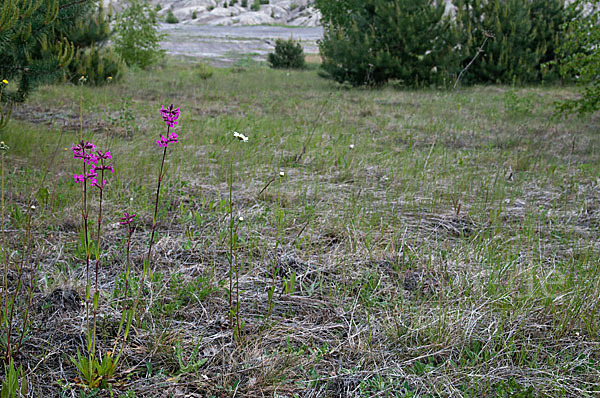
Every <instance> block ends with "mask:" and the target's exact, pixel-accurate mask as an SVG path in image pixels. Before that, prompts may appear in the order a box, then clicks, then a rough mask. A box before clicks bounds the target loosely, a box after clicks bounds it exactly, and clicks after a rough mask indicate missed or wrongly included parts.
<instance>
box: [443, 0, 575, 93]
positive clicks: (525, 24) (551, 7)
mask: <svg viewBox="0 0 600 398" xmlns="http://www.w3.org/2000/svg"><path fill="white" fill-rule="evenodd" d="M455 5H456V6H457V11H456V23H457V28H458V31H459V32H461V38H460V40H459V41H460V43H463V44H464V47H463V59H462V65H463V66H466V65H467V64H469V62H471V60H473V59H474V58H476V59H475V61H474V62H473V63H472V64H471V65H470V66H469V69H468V73H465V75H464V77H463V81H470V82H484V83H487V82H492V83H504V84H509V83H512V82H513V81H517V82H519V83H533V82H540V81H542V80H546V81H548V80H556V79H557V78H558V77H559V74H558V71H557V70H556V69H555V68H546V69H542V67H541V65H542V64H544V63H546V62H549V61H552V60H553V59H555V57H556V50H557V47H558V46H559V45H560V43H561V41H562V34H561V33H560V27H561V26H562V25H563V24H565V23H566V22H567V21H569V20H570V19H571V18H572V17H573V16H574V14H573V13H571V12H570V11H569V10H568V8H567V7H566V6H565V2H564V1H563V0H525V1H523V0H458V1H456V2H455ZM486 34H487V35H493V36H494V37H493V38H490V39H488V40H487V42H486V44H485V48H483V52H479V48H480V47H481V45H482V44H483V42H484V40H485V37H486ZM478 52H479V55H478V56H477V57H476V55H477V54H478Z"/></svg>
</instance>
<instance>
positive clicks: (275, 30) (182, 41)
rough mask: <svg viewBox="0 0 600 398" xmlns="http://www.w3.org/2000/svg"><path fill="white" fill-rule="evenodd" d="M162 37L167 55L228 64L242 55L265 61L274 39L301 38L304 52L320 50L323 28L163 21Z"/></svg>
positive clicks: (273, 44)
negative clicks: (170, 23) (214, 24)
mask: <svg viewBox="0 0 600 398" xmlns="http://www.w3.org/2000/svg"><path fill="white" fill-rule="evenodd" d="M161 32H163V33H165V34H166V35H165V38H164V39H163V41H162V43H161V47H162V48H163V49H165V50H166V51H167V53H168V54H170V55H176V56H186V57H198V58H206V59H209V60H210V63H212V64H215V65H230V64H234V63H235V62H237V61H238V60H240V59H242V58H244V57H248V56H249V57H251V58H252V59H254V60H265V59H266V57H267V54H268V53H270V52H273V48H274V46H275V40H276V39H278V38H282V39H288V38H290V37H292V38H294V39H297V40H300V41H301V43H302V46H303V47H304V52H305V53H307V54H316V53H318V52H319V49H318V46H317V40H319V39H321V38H322V37H323V28H322V27H298V28H296V27H282V26H208V25H202V26H193V25H183V24H177V25H169V24H162V25H161Z"/></svg>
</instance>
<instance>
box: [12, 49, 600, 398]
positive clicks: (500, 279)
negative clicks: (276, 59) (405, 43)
mask: <svg viewBox="0 0 600 398" xmlns="http://www.w3.org/2000/svg"><path fill="white" fill-rule="evenodd" d="M202 71H204V69H203V68H202V69H199V68H198V66H197V65H196V63H194V62H183V61H177V60H174V59H169V60H168V61H167V62H166V64H164V65H162V66H159V67H156V68H154V69H152V70H150V71H140V70H134V71H130V72H129V73H128V74H127V75H126V76H125V77H124V78H123V79H122V80H120V81H116V82H112V83H110V84H108V85H105V86H102V87H92V86H88V85H81V86H78V85H67V84H65V85H56V86H47V87H43V88H41V89H39V90H38V91H36V92H35V93H34V94H33V96H32V97H31V98H30V99H29V100H28V101H27V102H26V104H24V105H22V106H20V107H19V108H16V109H15V110H14V112H13V117H12V120H11V122H10V125H9V126H8V128H7V129H6V130H4V131H3V132H2V136H1V137H2V140H4V141H5V142H6V144H7V145H8V146H9V147H10V149H9V151H7V152H6V153H5V155H4V156H5V164H4V180H5V181H4V184H5V185H4V186H5V201H6V203H5V211H4V212H5V214H6V221H5V223H4V225H3V229H4V232H5V234H6V246H5V248H6V250H7V251H8V252H9V253H10V258H11V262H10V264H9V269H8V271H7V277H8V285H9V287H8V289H9V291H10V290H11V289H13V290H14V284H15V281H16V279H17V277H16V274H17V273H16V271H15V263H18V261H19V260H18V259H19V258H21V257H23V258H27V259H29V260H28V261H25V262H24V263H25V266H24V268H23V269H24V271H23V273H24V275H23V280H24V281H28V280H29V279H27V278H29V277H30V275H31V273H32V272H33V271H34V270H35V269H36V268H39V271H38V272H37V283H35V284H34V285H35V287H34V289H33V291H32V304H31V306H30V308H31V309H30V311H29V314H28V319H29V320H28V322H26V323H27V324H28V325H29V326H28V327H27V333H26V334H25V338H24V341H23V344H22V347H21V349H20V352H19V353H18V355H15V363H16V364H17V365H22V366H23V371H24V376H25V380H26V383H27V385H28V386H29V394H30V395H31V396H39V397H41V396H48V397H50V396H61V397H102V396H111V397H113V396H114V397H159V396H160V397H163V396H164V397H307V398H308V397H375V396H379V397H508V396H511V397H598V396H599V394H600V345H599V343H600V275H599V274H600V261H599V255H598V254H599V250H600V247H599V246H598V245H599V234H598V227H599V224H600V221H599V220H600V218H599V217H600V192H599V189H600V188H599V184H600V179H599V177H600V176H599V172H600V163H599V158H600V135H599V134H598V132H599V126H600V117H599V116H600V115H599V114H598V113H596V114H593V115H588V116H584V117H575V116H572V117H569V118H566V119H564V118H563V119H556V118H553V117H552V115H553V103H554V101H557V100H560V99H565V98H573V97H575V96H576V89H575V88H573V87H561V86H550V87H543V86H539V87H506V86H475V87H462V88H459V89H457V90H437V89H425V90H406V89H401V88H398V87H394V86H393V85H390V86H387V87H383V88H380V89H374V90H369V89H361V88H349V87H344V86H340V85H338V84H336V83H333V82H331V81H328V80H325V79H322V78H321V77H319V76H318V74H317V71H316V70H315V68H311V69H309V70H306V71H293V70H292V71H280V70H271V69H269V68H267V67H266V66H264V65H262V64H255V63H251V62H246V63H239V64H238V65H236V66H233V67H230V68H223V69H216V70H215V71H214V75H213V76H212V77H210V78H208V79H204V78H203V77H206V76H205V75H203V74H202ZM171 103H172V104H174V105H175V107H179V108H180V110H181V116H180V118H179V124H178V125H177V126H176V127H175V128H174V130H173V131H175V132H176V133H177V134H178V140H179V142H178V143H176V144H173V145H171V144H169V148H168V149H169V152H168V156H167V158H166V162H165V168H166V169H165V176H164V180H163V181H162V183H163V186H162V190H161V193H160V198H159V199H160V200H159V206H158V215H157V225H156V235H155V238H154V242H155V243H154V249H153V252H152V266H151V272H150V273H149V274H148V277H147V278H146V279H145V280H144V281H143V284H144V286H143V289H142V294H141V299H140V305H139V307H138V308H137V312H136V315H135V319H134V320H133V322H132V325H131V331H130V332H129V338H128V340H127V344H126V345H125V348H124V352H123V355H122V357H121V360H120V364H119V366H118V368H117V370H116V373H115V374H114V377H112V378H111V379H110V380H106V386H105V388H104V389H102V390H92V389H84V388H82V387H81V384H82V383H81V380H80V375H78V373H77V369H76V367H75V366H74V365H73V362H72V361H71V359H70V358H71V357H74V356H76V353H77V350H78V349H79V350H84V349H85V340H86V337H85V336H86V320H85V319H86V314H85V305H84V302H85V296H86V291H85V290H86V269H85V268H86V267H85V256H86V254H85V248H84V247H83V241H84V239H83V238H82V236H83V235H82V222H81V207H82V203H81V201H82V196H81V185H78V184H76V183H75V182H74V179H73V175H74V174H75V173H77V172H78V170H79V167H80V166H79V163H77V161H76V160H74V159H73V152H72V150H71V147H72V145H73V144H74V143H77V142H79V141H80V140H81V139H82V138H83V139H84V140H90V141H92V140H93V142H94V143H95V144H96V145H97V146H98V147H99V148H102V149H103V150H110V152H111V154H112V162H113V164H114V169H115V173H114V174H111V175H110V176H109V177H108V178H107V180H108V184H107V186H106V188H105V191H104V198H103V203H102V206H103V215H104V216H103V233H102V238H101V242H102V250H101V251H100V253H101V254H100V272H99V277H98V286H99V291H100V295H99V303H98V311H97V312H98V329H97V330H98V331H97V333H98V342H97V349H98V351H99V352H103V353H106V352H108V351H110V350H111V349H112V347H113V344H114V342H115V339H116V338H117V336H118V329H119V319H120V316H121V306H122V301H123V297H124V292H125V290H127V289H135V288H136V286H137V288H139V284H140V282H141V278H140V275H141V274H142V268H143V266H142V264H143V262H144V257H145V255H146V252H147V250H148V249H147V248H148V241H149V239H150V238H149V236H150V234H151V230H152V229H153V212H154V205H155V191H156V182H157V174H158V170H159V167H160V164H161V156H162V149H161V148H159V147H158V145H157V144H156V140H157V139H159V136H160V134H164V122H163V120H162V119H161V113H160V109H161V106H168V105H169V104H171ZM234 131H235V132H239V133H241V134H243V135H245V136H247V137H248V142H239V141H237V140H236V139H235V138H234V136H233V132H234ZM229 178H232V184H231V186H230V185H229V183H228V180H229ZM230 188H231V190H230ZM230 192H231V198H232V201H231V202H230ZM89 203H90V207H91V213H93V214H95V212H96V211H97V207H98V197H97V195H96V194H92V195H91V196H90V202H89ZM31 204H33V205H34V207H35V208H34V209H31ZM123 212H129V213H135V214H136V215H137V216H136V218H135V224H134V225H135V231H134V232H133V234H132V237H131V243H130V247H131V250H130V257H131V276H130V278H129V282H128V285H127V284H125V283H124V280H125V278H124V272H125V268H126V250H127V243H128V242H127V240H128V239H127V231H126V228H124V227H123V226H121V225H120V224H119V221H120V218H121V217H122V216H123ZM30 214H31V217H29V215H30ZM29 220H31V221H29ZM29 224H30V225H29ZM91 228H92V229H93V228H95V227H94V225H92V227H91ZM232 229H233V231H234V232H235V239H234V240H235V265H236V267H237V268H238V271H239V272H238V273H237V275H235V276H236V277H237V278H233V279H234V280H233V283H232V284H230V275H229V273H230V268H231V264H230V259H231V258H232V257H231V254H232V253H231V252H232V250H231V247H230V245H231V240H232V236H233V232H232ZM27 231H30V233H31V235H32V238H31V240H30V242H32V243H31V244H23V242H24V241H25V242H27V235H28V232H27ZM28 253H30V254H28ZM94 260H95V259H94ZM236 280H237V282H238V283H237V286H236V284H235V282H236ZM230 287H234V290H236V293H238V292H239V307H238V308H237V312H236V314H235V316H236V317H237V319H238V320H239V322H238V323H236V325H235V327H234V328H232V324H231V321H230V318H231V311H230V310H231V308H230V299H229V294H230ZM131 294H133V293H130V295H131ZM23 301H25V302H26V301H27V295H25V294H24V295H23V297H22V298H21V302H23ZM25 304H26V303H25ZM25 307H27V306H26V305H23V306H21V307H19V308H25ZM23 316H24V313H22V312H20V313H18V314H16V315H15V320H14V322H15V324H18V322H21V321H20V320H21V319H22V318H23ZM15 333H16V332H15ZM3 341H4V345H6V337H5V338H4V340H3ZM0 344H2V343H0ZM5 348H6V347H4V348H3V349H5ZM0 372H1V371H0Z"/></svg>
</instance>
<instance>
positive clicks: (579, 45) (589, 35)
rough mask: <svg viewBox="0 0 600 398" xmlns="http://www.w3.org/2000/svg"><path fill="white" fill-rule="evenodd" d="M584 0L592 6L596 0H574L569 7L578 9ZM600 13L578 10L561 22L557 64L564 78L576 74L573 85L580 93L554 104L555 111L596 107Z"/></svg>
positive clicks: (599, 92)
mask: <svg viewBox="0 0 600 398" xmlns="http://www.w3.org/2000/svg"><path fill="white" fill-rule="evenodd" d="M586 3H592V4H593V6H594V7H598V6H599V5H600V0H593V1H591V2H587V1H583V0H577V1H576V2H574V3H573V4H572V5H571V7H572V9H574V12H576V13H578V12H579V10H581V9H582V8H583V7H585V5H586ZM599 24H600V13H598V12H592V13H589V14H586V15H583V14H581V13H579V14H578V17H577V18H573V19H572V20H571V22H569V24H567V25H565V26H564V31H563V32H562V34H563V35H564V36H563V37H564V38H565V39H564V41H563V42H562V43H561V45H560V47H559V48H558V55H559V57H558V58H559V59H558V62H557V64H558V66H559V68H560V73H561V75H562V76H563V77H564V78H570V77H572V76H576V77H577V79H576V81H577V85H578V86H580V87H581V88H582V90H581V97H580V98H578V99H574V100H566V101H563V102H561V103H559V104H557V105H558V106H557V113H558V114H565V115H568V114H570V113H573V112H577V113H579V114H580V115H581V114H585V113H589V112H595V111H597V110H599V109H600V47H599V46H598V43H600V29H598V26H599Z"/></svg>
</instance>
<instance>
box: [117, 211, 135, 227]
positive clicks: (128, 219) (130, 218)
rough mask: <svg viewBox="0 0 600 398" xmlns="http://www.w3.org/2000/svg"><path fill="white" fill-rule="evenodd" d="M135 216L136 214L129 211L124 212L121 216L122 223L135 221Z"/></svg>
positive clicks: (126, 223) (127, 223)
mask: <svg viewBox="0 0 600 398" xmlns="http://www.w3.org/2000/svg"><path fill="white" fill-rule="evenodd" d="M134 217H135V214H129V213H127V212H125V213H123V217H121V222H120V224H121V225H129V224H131V223H132V222H133V218H134Z"/></svg>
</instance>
